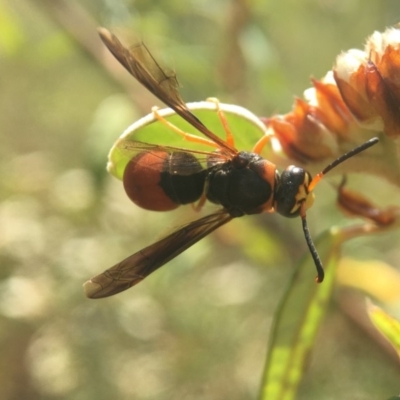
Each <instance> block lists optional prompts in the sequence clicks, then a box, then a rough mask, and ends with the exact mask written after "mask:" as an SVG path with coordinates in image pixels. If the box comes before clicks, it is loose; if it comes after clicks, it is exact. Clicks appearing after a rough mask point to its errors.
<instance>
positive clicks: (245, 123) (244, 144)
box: [107, 101, 266, 179]
mask: <svg viewBox="0 0 400 400" xmlns="http://www.w3.org/2000/svg"><path fill="white" fill-rule="evenodd" d="M187 106H188V108H189V109H190V110H191V111H192V112H193V114H195V115H196V117H198V118H199V119H200V120H201V121H202V122H203V123H204V125H206V126H207V128H208V129H210V130H211V131H212V132H213V133H215V134H217V135H218V136H220V137H222V138H225V137H226V133H225V130H224V127H223V126H222V124H221V121H220V119H219V117H218V114H217V112H216V104H215V102H213V101H202V102H198V103H188V104H187ZM219 106H220V109H221V110H222V111H223V112H224V114H225V116H226V119H227V120H228V125H229V128H230V130H231V132H232V133H233V136H234V139H235V146H236V148H238V149H240V150H248V151H249V150H251V149H252V148H253V146H254V145H255V143H256V142H257V141H258V140H259V139H260V138H261V137H262V136H263V135H265V133H266V127H265V126H264V124H263V123H262V122H261V121H260V120H259V119H258V118H257V117H256V116H255V115H254V114H252V113H251V112H250V111H248V110H246V109H245V108H242V107H239V106H235V105H230V104H221V103H220V104H219ZM157 112H158V114H159V115H161V116H162V117H163V118H165V119H166V120H167V121H168V122H170V123H172V124H174V125H175V126H176V127H178V128H179V129H181V130H183V131H184V132H187V133H191V134H195V135H197V136H201V137H205V136H204V135H201V134H200V133H199V132H198V131H197V130H196V129H195V128H193V127H192V126H191V125H190V124H189V123H188V122H186V121H184V120H183V119H182V118H181V117H180V116H179V115H177V114H176V113H175V112H174V111H172V110H171V109H170V108H166V109H162V110H157ZM132 140H135V141H141V142H144V143H151V144H158V145H161V146H174V147H181V148H183V149H189V150H200V151H210V152H212V151H213V150H215V148H212V147H210V146H205V145H199V144H198V143H193V142H190V141H188V140H185V139H183V138H182V136H180V135H179V134H177V133H176V132H174V131H173V130H172V129H171V128H170V127H168V126H166V125H165V124H163V123H161V122H160V121H158V120H157V119H156V118H155V117H154V115H153V114H149V115H147V116H145V117H143V118H141V119H140V120H139V121H137V122H135V123H134V124H133V125H131V126H130V127H129V128H127V129H126V131H125V132H124V133H123V134H122V135H121V136H120V138H119V139H118V140H117V142H116V143H115V144H114V146H113V147H112V148H111V150H110V153H109V156H108V160H109V161H108V165H107V170H108V171H109V172H110V173H111V174H112V175H114V176H115V177H116V178H118V179H122V176H123V172H124V170H125V167H126V164H127V163H128V162H129V159H130V157H129V154H126V152H122V151H121V150H120V148H121V147H120V148H118V145H119V146H121V141H123V142H125V141H126V142H129V141H132Z"/></svg>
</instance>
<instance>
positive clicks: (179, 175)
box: [84, 28, 378, 298]
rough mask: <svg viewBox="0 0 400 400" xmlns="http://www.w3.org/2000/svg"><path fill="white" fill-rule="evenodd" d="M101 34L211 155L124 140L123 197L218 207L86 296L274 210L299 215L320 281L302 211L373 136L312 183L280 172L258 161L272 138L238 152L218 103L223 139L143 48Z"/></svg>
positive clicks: (129, 282) (109, 273)
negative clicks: (230, 225)
mask: <svg viewBox="0 0 400 400" xmlns="http://www.w3.org/2000/svg"><path fill="white" fill-rule="evenodd" d="M99 35H100V38H101V40H102V41H103V43H104V44H105V45H106V46H107V48H108V49H109V50H110V52H111V53H112V54H113V55H114V57H115V58H116V59H117V60H118V61H119V62H120V63H121V64H122V65H123V66H124V67H125V68H126V69H127V71H128V72H129V73H130V74H131V75H133V77H134V78H136V79H137V80H138V81H139V82H140V83H141V84H142V85H143V86H145V87H146V88H147V89H148V90H149V91H150V92H151V93H152V94H153V95H155V96H156V97H157V98H158V99H160V100H161V101H162V102H164V103H165V104H166V105H167V106H169V107H170V108H171V109H172V110H173V111H174V112H175V113H176V114H178V115H179V116H180V117H181V118H183V120H185V121H186V122H188V123H189V124H191V125H192V126H193V127H194V128H196V129H197V131H199V132H200V133H202V134H203V135H204V137H200V136H195V135H191V134H189V133H185V132H183V131H180V130H179V129H178V128H177V127H176V126H171V129H173V130H174V131H175V132H176V133H177V134H180V135H182V136H183V138H184V139H185V140H187V141H191V142H196V143H201V144H202V145H206V146H209V147H212V149H213V150H212V151H209V152H204V151H198V152H196V151H193V150H187V149H182V148H178V147H172V146H171V147H169V146H161V145H156V144H151V143H144V142H142V141H134V140H130V141H129V142H125V144H124V149H123V151H125V152H128V153H129V154H130V161H129V162H128V164H127V165H126V167H125V170H124V173H123V184H124V188H125V191H126V193H127V195H128V197H129V198H130V199H131V200H132V201H133V202H134V203H135V204H136V205H138V206H140V207H142V208H145V209H148V210H154V211H168V210H172V209H174V208H177V207H179V206H180V205H183V204H193V203H196V202H197V205H196V207H197V208H201V206H202V205H203V204H204V203H205V202H206V201H209V202H211V203H214V204H218V205H220V206H221V208H220V209H219V210H218V211H216V212H214V213H212V214H210V215H207V216H205V217H202V218H200V219H198V220H195V221H193V222H190V223H188V224H186V225H184V226H182V227H180V228H179V229H178V230H176V231H175V232H172V233H171V234H169V235H168V236H166V237H164V238H163V239H161V240H159V241H157V242H156V243H154V244H152V245H150V246H148V247H146V248H144V249H142V250H140V251H138V252H137V253H135V254H133V255H131V256H129V257H128V258H126V259H125V260H123V261H121V262H119V263H117V264H116V265H114V266H113V267H111V268H110V269H108V270H106V271H105V272H103V273H101V274H99V275H97V276H95V277H93V278H92V279H91V280H89V281H88V282H86V283H85V285H84V286H85V292H86V295H87V296H88V297H90V298H101V297H107V296H110V295H114V294H116V293H119V292H122V291H123V290H126V289H128V288H130V287H131V286H133V285H135V284H137V283H138V282H140V281H141V280H142V279H144V278H145V277H147V276H148V275H149V274H151V273H152V272H153V271H155V270H156V269H158V268H160V267H161V266H163V265H164V264H166V263H167V262H168V261H170V260H171V259H173V258H174V257H176V256H178V255H179V254H180V253H182V252H183V251H185V250H186V249H187V248H189V247H190V246H192V245H193V244H195V243H197V242H198V241H199V240H201V239H202V238H204V237H205V236H207V235H208V234H210V233H211V232H213V231H214V230H216V229H217V228H219V227H220V226H222V225H225V224H226V223H228V222H229V221H231V220H232V219H233V218H237V217H241V216H243V215H247V214H249V215H251V214H260V213H263V212H273V211H276V212H278V213H279V214H281V215H283V216H285V217H289V218H294V217H300V219H301V221H302V227H303V232H304V236H305V240H306V243H307V245H308V247H309V250H310V253H311V256H312V258H313V260H314V263H315V266H316V269H317V277H316V281H317V282H322V281H323V279H324V270H323V267H322V262H321V260H320V258H319V256H318V253H317V250H316V248H315V246H314V243H313V241H312V239H311V236H310V233H309V230H308V226H307V220H306V211H307V209H308V208H309V207H311V205H312V204H313V201H314V194H313V190H314V188H315V186H316V185H317V184H318V182H319V181H320V180H321V179H322V177H323V176H324V175H325V174H326V173H327V172H329V171H330V170H331V169H333V168H334V167H336V166H337V165H338V164H340V163H342V162H343V161H345V160H347V159H348V158H350V157H352V156H354V155H355V154H357V153H360V152H362V151H364V150H366V149H368V148H369V147H371V146H373V145H374V144H376V143H377V142H378V138H373V139H370V140H368V141H367V142H365V143H364V144H362V145H360V146H358V147H356V148H354V149H353V150H351V151H350V152H348V153H346V154H344V155H342V156H340V157H338V158H337V159H336V160H334V161H333V162H332V163H331V164H329V165H328V166H327V167H326V168H325V169H324V170H323V171H321V172H320V173H319V174H317V175H316V176H315V177H312V176H311V175H310V173H309V172H307V171H306V170H304V169H303V168H300V167H296V166H289V167H288V168H287V169H285V170H284V171H283V172H282V173H279V172H278V171H277V169H276V166H275V165H274V164H273V163H271V162H270V161H268V160H266V159H264V158H262V157H261V156H260V152H261V150H262V149H263V147H264V146H265V145H266V143H267V142H268V140H269V138H268V136H264V137H262V138H261V139H260V140H259V141H258V142H257V143H256V144H255V146H254V148H253V150H252V151H250V152H249V151H239V150H237V149H236V148H235V142H234V138H233V135H232V134H231V132H230V131H229V128H228V125H227V121H226V119H225V116H224V114H223V112H222V111H221V110H220V109H219V108H218V103H216V107H217V112H218V116H219V118H220V120H221V123H222V125H223V126H224V129H225V131H226V139H225V140H224V139H222V138H220V137H219V136H217V135H216V134H215V133H213V132H211V131H210V130H209V129H208V128H207V127H206V126H205V125H204V124H203V123H202V122H201V121H200V120H199V119H198V118H197V117H196V116H195V115H194V114H193V113H192V112H191V111H190V110H189V108H188V107H187V105H186V104H185V102H184V101H183V100H182V98H181V96H180V94H179V91H178V84H177V80H176V77H175V75H167V74H166V73H165V72H164V71H163V70H162V69H161V68H160V66H159V65H158V63H157V62H156V60H155V59H154V58H153V57H152V55H151V54H150V52H149V51H148V50H147V48H146V47H145V46H144V44H140V45H137V46H136V47H133V48H129V49H128V48H126V47H124V46H123V45H122V44H121V42H120V41H119V40H118V38H117V37H116V36H115V35H113V34H112V33H110V32H109V31H107V30H106V29H104V28H100V29H99ZM153 114H154V115H155V117H156V118H157V119H159V120H160V121H161V122H163V123H165V124H168V122H167V121H166V120H163V118H162V117H161V116H160V115H159V114H158V113H157V110H156V109H153ZM199 156H201V157H203V158H205V160H206V161H205V163H203V164H205V165H203V164H202V163H201V162H200V161H199Z"/></svg>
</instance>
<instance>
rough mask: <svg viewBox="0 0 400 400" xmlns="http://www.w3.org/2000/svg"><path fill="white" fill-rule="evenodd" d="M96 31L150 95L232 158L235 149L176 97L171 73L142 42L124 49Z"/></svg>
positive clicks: (103, 32)
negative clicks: (162, 66) (159, 63)
mask: <svg viewBox="0 0 400 400" xmlns="http://www.w3.org/2000/svg"><path fill="white" fill-rule="evenodd" d="M98 32H99V35H100V38H101V40H102V41H103V43H104V44H105V45H106V46H107V48H108V49H109V50H110V52H111V53H112V54H113V55H114V57H115V58H116V59H117V60H118V61H119V62H120V63H121V64H122V65H123V66H124V67H125V69H126V70H127V71H128V72H129V73H130V74H131V75H132V76H133V77H134V78H136V79H137V80H138V81H139V82H140V83H141V84H142V85H143V86H144V87H146V88H147V89H148V90H149V91H150V92H151V93H153V94H154V96H156V97H158V98H159V99H160V100H161V101H162V102H164V103H165V104H166V105H168V106H169V107H171V108H172V109H173V110H174V111H175V112H176V113H177V114H178V115H180V116H181V117H182V118H183V119H184V120H186V121H187V122H189V123H190V124H191V125H193V126H194V127H195V128H196V129H198V130H199V131H200V132H202V133H203V134H204V135H205V136H207V137H208V138H209V139H211V140H212V141H214V142H215V143H216V144H217V145H218V147H219V148H220V149H221V150H223V151H224V152H225V153H226V154H228V155H230V156H232V157H233V156H235V155H236V154H237V150H236V149H235V148H234V147H232V146H230V145H229V144H228V143H226V142H225V141H224V140H223V139H221V138H220V137H218V136H217V135H215V134H214V133H212V132H211V131H210V130H209V129H208V128H207V127H206V126H205V125H204V124H203V123H202V122H201V121H200V120H199V119H198V118H197V117H196V116H195V115H194V114H193V113H192V112H191V111H190V110H189V109H188V107H187V106H186V104H185V102H184V101H183V100H182V98H181V96H180V94H179V91H178V81H177V79H176V76H175V74H171V75H167V74H166V73H165V72H164V71H163V70H162V69H161V67H160V66H159V65H158V63H157V61H156V60H155V59H154V57H153V56H152V55H151V53H150V52H149V50H148V49H147V47H146V46H145V45H144V44H143V43H139V44H137V45H136V46H133V47H131V48H130V49H128V48H126V47H125V46H123V45H122V43H121V42H120V41H119V40H118V38H117V37H116V36H115V35H114V34H112V33H111V32H109V31H108V30H107V29H105V28H99V29H98Z"/></svg>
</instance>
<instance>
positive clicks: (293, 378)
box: [260, 229, 342, 400]
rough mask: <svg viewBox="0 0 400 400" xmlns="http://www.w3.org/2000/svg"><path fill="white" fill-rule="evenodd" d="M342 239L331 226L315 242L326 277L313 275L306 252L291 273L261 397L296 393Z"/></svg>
mask: <svg viewBox="0 0 400 400" xmlns="http://www.w3.org/2000/svg"><path fill="white" fill-rule="evenodd" d="M341 242H342V237H341V236H340V233H339V231H338V230H336V229H331V230H329V231H327V232H325V233H323V234H322V235H321V236H320V237H319V238H318V240H317V241H316V243H315V244H316V247H317V248H318V252H319V254H320V257H321V260H322V261H323V263H324V266H325V279H324V281H323V282H322V283H321V284H317V283H316V282H315V281H314V279H313V274H315V265H314V262H313V260H312V258H311V255H309V254H307V255H306V256H305V257H304V259H303V260H302V261H301V262H300V264H299V265H298V267H297V269H296V271H295V273H294V274H293V277H292V280H291V282H290V285H289V287H288V290H287V292H286V294H285V296H284V298H283V300H282V302H281V304H280V307H279V309H278V311H277V314H276V318H275V321H274V326H273V328H272V332H271V338H270V343H269V351H268V358H267V363H266V367H265V371H264V377H263V386H262V389H261V396H260V399H261V400H290V399H293V398H294V397H295V395H296V392H297V387H298V385H299V383H300V381H301V378H302V376H303V373H304V367H305V363H306V361H307V358H308V356H309V353H310V350H311V348H312V346H313V343H314V339H315V336H316V334H317V331H318V328H319V326H320V323H321V320H322V317H323V315H324V313H325V310H326V308H327V305H328V304H329V300H330V298H331V293H332V288H333V284H334V282H335V275H336V274H335V273H336V267H337V264H338V260H339V245H340V243H341Z"/></svg>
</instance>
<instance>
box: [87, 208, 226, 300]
mask: <svg viewBox="0 0 400 400" xmlns="http://www.w3.org/2000/svg"><path fill="white" fill-rule="evenodd" d="M232 218H233V217H232V216H231V215H230V214H229V213H228V212H227V210H225V209H222V210H220V211H218V212H216V213H214V214H211V215H208V216H206V217H203V218H200V219H198V220H197V221H193V222H190V223H189V224H187V225H184V226H183V227H181V228H180V229H178V230H177V231H175V232H173V233H171V234H170V235H168V236H167V237H165V238H164V239H161V240H160V241H158V242H156V243H154V244H152V245H150V246H148V247H146V248H144V249H142V250H140V251H138V252H137V253H135V254H133V255H131V256H129V257H128V258H126V259H125V260H123V261H121V262H119V263H118V264H116V265H114V266H113V267H111V268H110V269H107V270H106V271H104V272H103V273H101V274H99V275H96V276H95V277H93V278H92V279H90V280H89V281H87V282H85V284H84V285H83V286H84V290H85V294H86V296H87V297H89V298H91V299H99V298H102V297H107V296H112V295H114V294H117V293H119V292H122V291H124V290H126V289H129V288H130V287H131V286H133V285H136V284H137V283H139V282H140V281H141V280H143V279H144V278H146V276H148V275H150V274H151V273H152V272H154V271H155V270H156V269H158V268H160V267H162V266H163V265H164V264H166V263H167V262H168V261H170V260H172V259H173V258H174V257H176V256H178V255H179V254H181V253H182V252H183V251H185V250H186V249H187V248H189V247H190V246H192V245H193V244H195V243H197V242H198V241H199V240H200V239H202V238H203V237H205V236H207V235H208V234H209V233H211V232H213V231H214V230H215V229H217V228H219V227H220V226H222V225H224V224H226V223H227V222H229V221H230V220H231V219H232Z"/></svg>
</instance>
